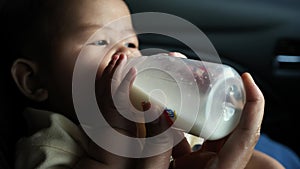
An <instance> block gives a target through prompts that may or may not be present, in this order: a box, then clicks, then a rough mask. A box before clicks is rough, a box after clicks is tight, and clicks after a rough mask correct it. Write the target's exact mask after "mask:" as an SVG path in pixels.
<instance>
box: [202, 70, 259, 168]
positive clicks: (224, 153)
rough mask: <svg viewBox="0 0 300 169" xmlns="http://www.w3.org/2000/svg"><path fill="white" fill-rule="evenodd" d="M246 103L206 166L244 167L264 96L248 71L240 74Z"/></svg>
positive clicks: (250, 149)
mask: <svg viewBox="0 0 300 169" xmlns="http://www.w3.org/2000/svg"><path fill="white" fill-rule="evenodd" d="M242 79H243V82H244V85H245V90H246V104H245V107H244V110H243V113H242V116H241V120H240V123H239V124H238V126H237V128H236V129H235V130H234V131H233V133H232V134H231V135H230V136H229V138H228V139H227V141H226V143H225V144H224V145H223V147H222V149H221V150H220V152H219V153H218V157H216V158H214V160H212V161H210V165H209V166H208V168H245V166H246V164H247V163H248V161H249V159H250V158H251V156H252V153H253V150H254V146H255V145H256V143H257V141H258V138H259V135H260V126H261V122H262V119H263V114H264V105H265V101H264V97H263V94H262V92H261V91H260V89H259V88H258V87H257V85H256V84H255V82H254V80H253V79H252V77H251V75H250V74H249V73H244V74H242Z"/></svg>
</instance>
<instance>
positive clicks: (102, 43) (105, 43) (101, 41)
mask: <svg viewBox="0 0 300 169" xmlns="http://www.w3.org/2000/svg"><path fill="white" fill-rule="evenodd" d="M90 45H96V46H104V45H108V42H107V40H98V41H95V42H92V43H90Z"/></svg>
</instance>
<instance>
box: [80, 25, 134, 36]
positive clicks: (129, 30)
mask: <svg viewBox="0 0 300 169" xmlns="http://www.w3.org/2000/svg"><path fill="white" fill-rule="evenodd" d="M99 29H107V30H111V31H116V30H117V29H114V28H113V27H110V26H103V25H98V24H83V25H80V26H79V27H78V30H79V31H83V32H87V31H92V30H97V31H98V30H99ZM120 32H122V33H130V34H134V35H135V34H136V31H135V30H134V29H133V28H132V27H131V28H127V29H123V30H120Z"/></svg>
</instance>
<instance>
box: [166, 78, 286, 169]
mask: <svg viewBox="0 0 300 169" xmlns="http://www.w3.org/2000/svg"><path fill="white" fill-rule="evenodd" d="M242 79H243V82H244V85H245V90H246V104H245V107H244V110H243V113H242V116H241V120H240V122H239V124H238V126H237V127H236V129H235V130H234V131H233V132H232V133H231V134H230V135H229V136H227V137H226V138H223V139H220V140H216V141H206V142H204V144H203V145H202V146H201V148H200V150H198V151H196V152H191V149H190V147H189V144H188V142H187V141H186V140H183V141H181V143H179V144H178V145H177V146H175V147H174V149H173V153H172V156H173V158H174V160H173V162H172V163H171V164H170V168H172V169H183V168H189V169H196V168H197V169H199V168H209V169H213V168H218V169H222V168H224V169H231V168H232V169H243V168H246V167H247V168H248V167H249V168H252V167H253V168H255V167H257V166H260V167H262V168H283V167H282V165H281V164H279V163H278V162H277V161H276V160H274V159H273V158H271V157H269V156H267V155H265V154H262V153H259V152H257V151H255V150H254V147H255V145H256V143H257V141H258V139H259V136H260V128H261V123H262V119H263V115H264V105H265V100H264V96H263V94H262V92H261V91H260V90H259V88H258V87H257V85H256V84H255V82H254V81H253V79H252V77H251V76H250V74H249V73H244V74H242Z"/></svg>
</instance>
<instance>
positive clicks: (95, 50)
mask: <svg viewBox="0 0 300 169" xmlns="http://www.w3.org/2000/svg"><path fill="white" fill-rule="evenodd" d="M64 1H65V2H66V3H65V5H63V6H64V8H61V9H60V10H63V12H61V14H62V15H61V16H59V17H58V18H57V19H58V21H57V24H59V25H64V26H63V27H61V29H60V33H59V35H58V36H57V37H58V38H56V39H55V42H54V47H53V48H54V49H55V51H54V52H53V55H52V56H51V57H52V58H51V66H50V71H47V72H48V73H47V75H46V76H47V77H48V79H47V81H48V86H47V89H48V92H49V99H48V101H49V106H50V107H49V108H50V109H52V110H54V111H57V112H60V113H63V114H64V113H66V112H68V114H66V115H67V116H69V117H71V118H74V113H73V112H74V110H73V104H72V75H73V70H74V65H75V62H76V59H77V57H78V55H79V53H80V51H81V50H82V49H84V51H85V53H86V54H85V55H84V56H83V57H84V59H85V60H86V62H87V63H91V64H93V63H94V62H96V61H98V62H99V59H100V60H101V59H102V61H101V63H100V66H99V67H98V72H97V78H100V77H101V75H102V72H103V70H104V69H105V67H106V66H107V65H108V62H109V61H110V60H111V58H112V56H113V55H114V54H118V53H125V54H126V55H127V56H129V57H133V56H139V55H140V53H139V50H138V40H137V38H136V36H135V35H134V30H133V28H132V23H131V20H130V17H128V16H129V15H130V13H129V10H128V8H127V6H126V4H125V3H124V2H123V1H122V0H79V1H76V2H73V0H64ZM124 16H127V17H126V18H125V19H121V20H119V21H117V22H113V24H109V23H111V22H112V21H115V20H117V19H119V18H122V17H124ZM99 29H100V31H98V30H99ZM128 35H131V36H129V37H128ZM99 57H101V58H99ZM83 83H84V82H83ZM96 87H101V86H96Z"/></svg>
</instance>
